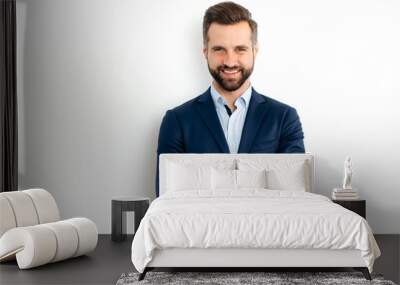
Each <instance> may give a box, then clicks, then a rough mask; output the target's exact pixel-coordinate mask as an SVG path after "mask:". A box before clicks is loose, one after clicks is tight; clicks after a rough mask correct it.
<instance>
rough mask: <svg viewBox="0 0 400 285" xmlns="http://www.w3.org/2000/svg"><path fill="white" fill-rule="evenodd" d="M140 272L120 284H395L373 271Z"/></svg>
mask: <svg viewBox="0 0 400 285" xmlns="http://www.w3.org/2000/svg"><path fill="white" fill-rule="evenodd" d="M138 276H139V273H124V274H122V275H121V277H120V278H119V279H118V281H117V285H134V284H157V285H163V284H172V285H178V284H179V285H183V284H213V285H217V284H223V285H228V284H229V285H231V284H268V285H278V284H279V285H281V284H282V285H292V284H296V285H297V284H329V285H336V284H337V285H339V284H340V285H346V284H379V285H395V283H394V282H392V281H389V280H384V279H383V276H382V275H380V274H372V275H371V277H372V281H369V280H366V279H365V278H364V276H363V275H362V273H361V272H155V271H150V272H147V274H146V277H145V279H143V280H142V281H138Z"/></svg>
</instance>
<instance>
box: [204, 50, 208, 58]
mask: <svg viewBox="0 0 400 285" xmlns="http://www.w3.org/2000/svg"><path fill="white" fill-rule="evenodd" d="M207 53H208V49H207V47H203V55H204V57H205V58H206V59H207Z"/></svg>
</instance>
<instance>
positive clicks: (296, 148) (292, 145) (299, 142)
mask: <svg viewBox="0 0 400 285" xmlns="http://www.w3.org/2000/svg"><path fill="white" fill-rule="evenodd" d="M303 139H304V134H303V129H302V127H301V122H300V118H299V116H298V114H297V111H296V109H294V108H292V107H289V109H288V110H287V111H286V114H285V116H284V119H283V123H282V132H281V136H280V139H279V147H278V153H305V149H304V142H303Z"/></svg>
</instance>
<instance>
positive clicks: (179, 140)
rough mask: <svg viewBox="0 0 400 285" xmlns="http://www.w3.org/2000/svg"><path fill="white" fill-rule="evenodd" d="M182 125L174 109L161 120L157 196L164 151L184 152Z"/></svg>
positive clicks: (157, 194)
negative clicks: (160, 162)
mask: <svg viewBox="0 0 400 285" xmlns="http://www.w3.org/2000/svg"><path fill="white" fill-rule="evenodd" d="M184 152H185V147H184V143H183V132H182V127H181V126H180V124H179V121H178V118H177V116H176V114H175V113H174V111H173V110H168V111H167V112H166V114H165V115H164V118H163V120H162V122H161V126H160V133H159V136H158V147H157V166H156V189H155V190H156V196H157V197H158V196H159V177H158V176H159V157H160V154H162V153H184Z"/></svg>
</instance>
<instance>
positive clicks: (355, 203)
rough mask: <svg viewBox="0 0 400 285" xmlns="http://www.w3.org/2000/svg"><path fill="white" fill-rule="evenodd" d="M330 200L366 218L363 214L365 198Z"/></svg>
mask: <svg viewBox="0 0 400 285" xmlns="http://www.w3.org/2000/svg"><path fill="white" fill-rule="evenodd" d="M332 202H334V203H336V204H339V205H340V206H342V207H344V208H346V209H348V210H350V211H353V212H354V213H356V214H359V215H360V216H361V217H363V218H364V219H366V214H365V208H366V206H365V204H366V202H365V200H332Z"/></svg>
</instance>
